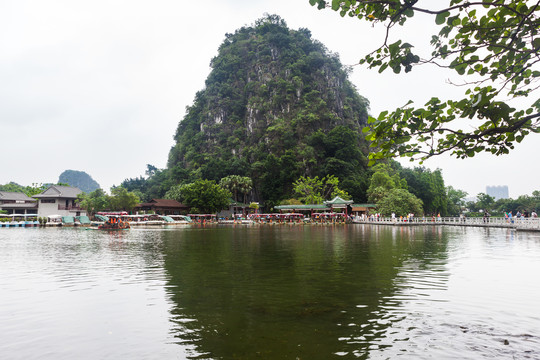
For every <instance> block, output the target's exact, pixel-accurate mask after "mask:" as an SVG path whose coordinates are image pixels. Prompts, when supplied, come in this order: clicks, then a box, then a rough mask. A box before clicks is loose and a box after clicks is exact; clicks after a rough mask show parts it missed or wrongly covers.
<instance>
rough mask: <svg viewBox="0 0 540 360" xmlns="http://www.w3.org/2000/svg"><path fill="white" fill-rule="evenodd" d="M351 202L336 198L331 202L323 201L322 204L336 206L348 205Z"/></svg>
mask: <svg viewBox="0 0 540 360" xmlns="http://www.w3.org/2000/svg"><path fill="white" fill-rule="evenodd" d="M352 203H353V201H352V200H343V199H342V198H340V197H339V196H336V197H335V198H333V199H332V200H330V201H325V202H324V204H325V205H329V206H336V205H350V204H352Z"/></svg>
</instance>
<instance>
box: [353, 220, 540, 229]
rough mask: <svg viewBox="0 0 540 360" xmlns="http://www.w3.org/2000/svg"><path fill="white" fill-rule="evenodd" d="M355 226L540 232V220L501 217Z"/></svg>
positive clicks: (368, 222) (386, 222) (362, 221)
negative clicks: (478, 228) (455, 227)
mask: <svg viewBox="0 0 540 360" xmlns="http://www.w3.org/2000/svg"><path fill="white" fill-rule="evenodd" d="M354 223H357V224H373V225H390V226H420V225H449V226H476V227H486V228H489V227H496V228H509V229H515V230H521V231H540V218H523V217H522V218H513V219H506V218H503V217H489V218H482V217H480V218H459V217H441V218H432V217H419V218H413V219H412V221H406V220H405V219H404V220H401V221H400V219H398V218H396V219H392V218H390V217H381V218H379V219H378V220H371V219H365V220H361V219H360V220H355V221H354Z"/></svg>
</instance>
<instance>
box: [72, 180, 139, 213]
mask: <svg viewBox="0 0 540 360" xmlns="http://www.w3.org/2000/svg"><path fill="white" fill-rule="evenodd" d="M77 202H78V203H79V205H80V207H81V208H83V209H85V210H86V211H87V212H88V213H89V214H94V213H96V212H98V211H104V210H113V211H118V210H123V211H128V212H130V211H132V210H133V209H134V208H135V206H136V205H137V204H139V202H140V198H139V196H138V195H137V194H136V193H135V192H131V191H128V190H127V189H126V188H124V187H122V186H118V187H113V188H112V189H111V195H107V194H106V193H105V192H104V191H103V190H102V189H97V190H94V191H92V192H91V193H89V194H87V193H80V194H79V195H78V196H77Z"/></svg>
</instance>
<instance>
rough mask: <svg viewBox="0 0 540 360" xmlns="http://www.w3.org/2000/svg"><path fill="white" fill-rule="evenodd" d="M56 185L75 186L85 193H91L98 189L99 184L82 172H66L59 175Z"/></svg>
mask: <svg viewBox="0 0 540 360" xmlns="http://www.w3.org/2000/svg"><path fill="white" fill-rule="evenodd" d="M58 183H61V184H68V185H70V186H75V187H77V188H79V189H81V190H82V191H84V192H85V193H91V192H92V191H94V190H97V189H99V188H100V186H99V184H98V183H97V182H96V181H95V180H94V179H92V177H91V176H90V175H88V174H87V173H85V172H84V171H77V170H66V171H64V172H63V173H61V174H60V178H59V179H58Z"/></svg>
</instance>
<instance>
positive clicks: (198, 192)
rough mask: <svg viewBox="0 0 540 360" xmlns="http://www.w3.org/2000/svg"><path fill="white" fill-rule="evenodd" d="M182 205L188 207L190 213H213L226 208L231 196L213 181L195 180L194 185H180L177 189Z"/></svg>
mask: <svg viewBox="0 0 540 360" xmlns="http://www.w3.org/2000/svg"><path fill="white" fill-rule="evenodd" d="M179 192H180V199H179V200H181V201H182V203H184V204H186V205H188V206H189V207H190V208H191V211H194V212H195V211H201V212H204V213H215V212H218V211H220V210H222V209H225V208H227V206H228V205H229V198H230V197H231V196H232V195H231V193H230V192H229V191H228V190H225V189H223V188H222V187H221V186H219V185H218V184H216V182H215V181H213V180H197V181H195V182H194V183H190V184H185V185H181V186H180V188H179Z"/></svg>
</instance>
